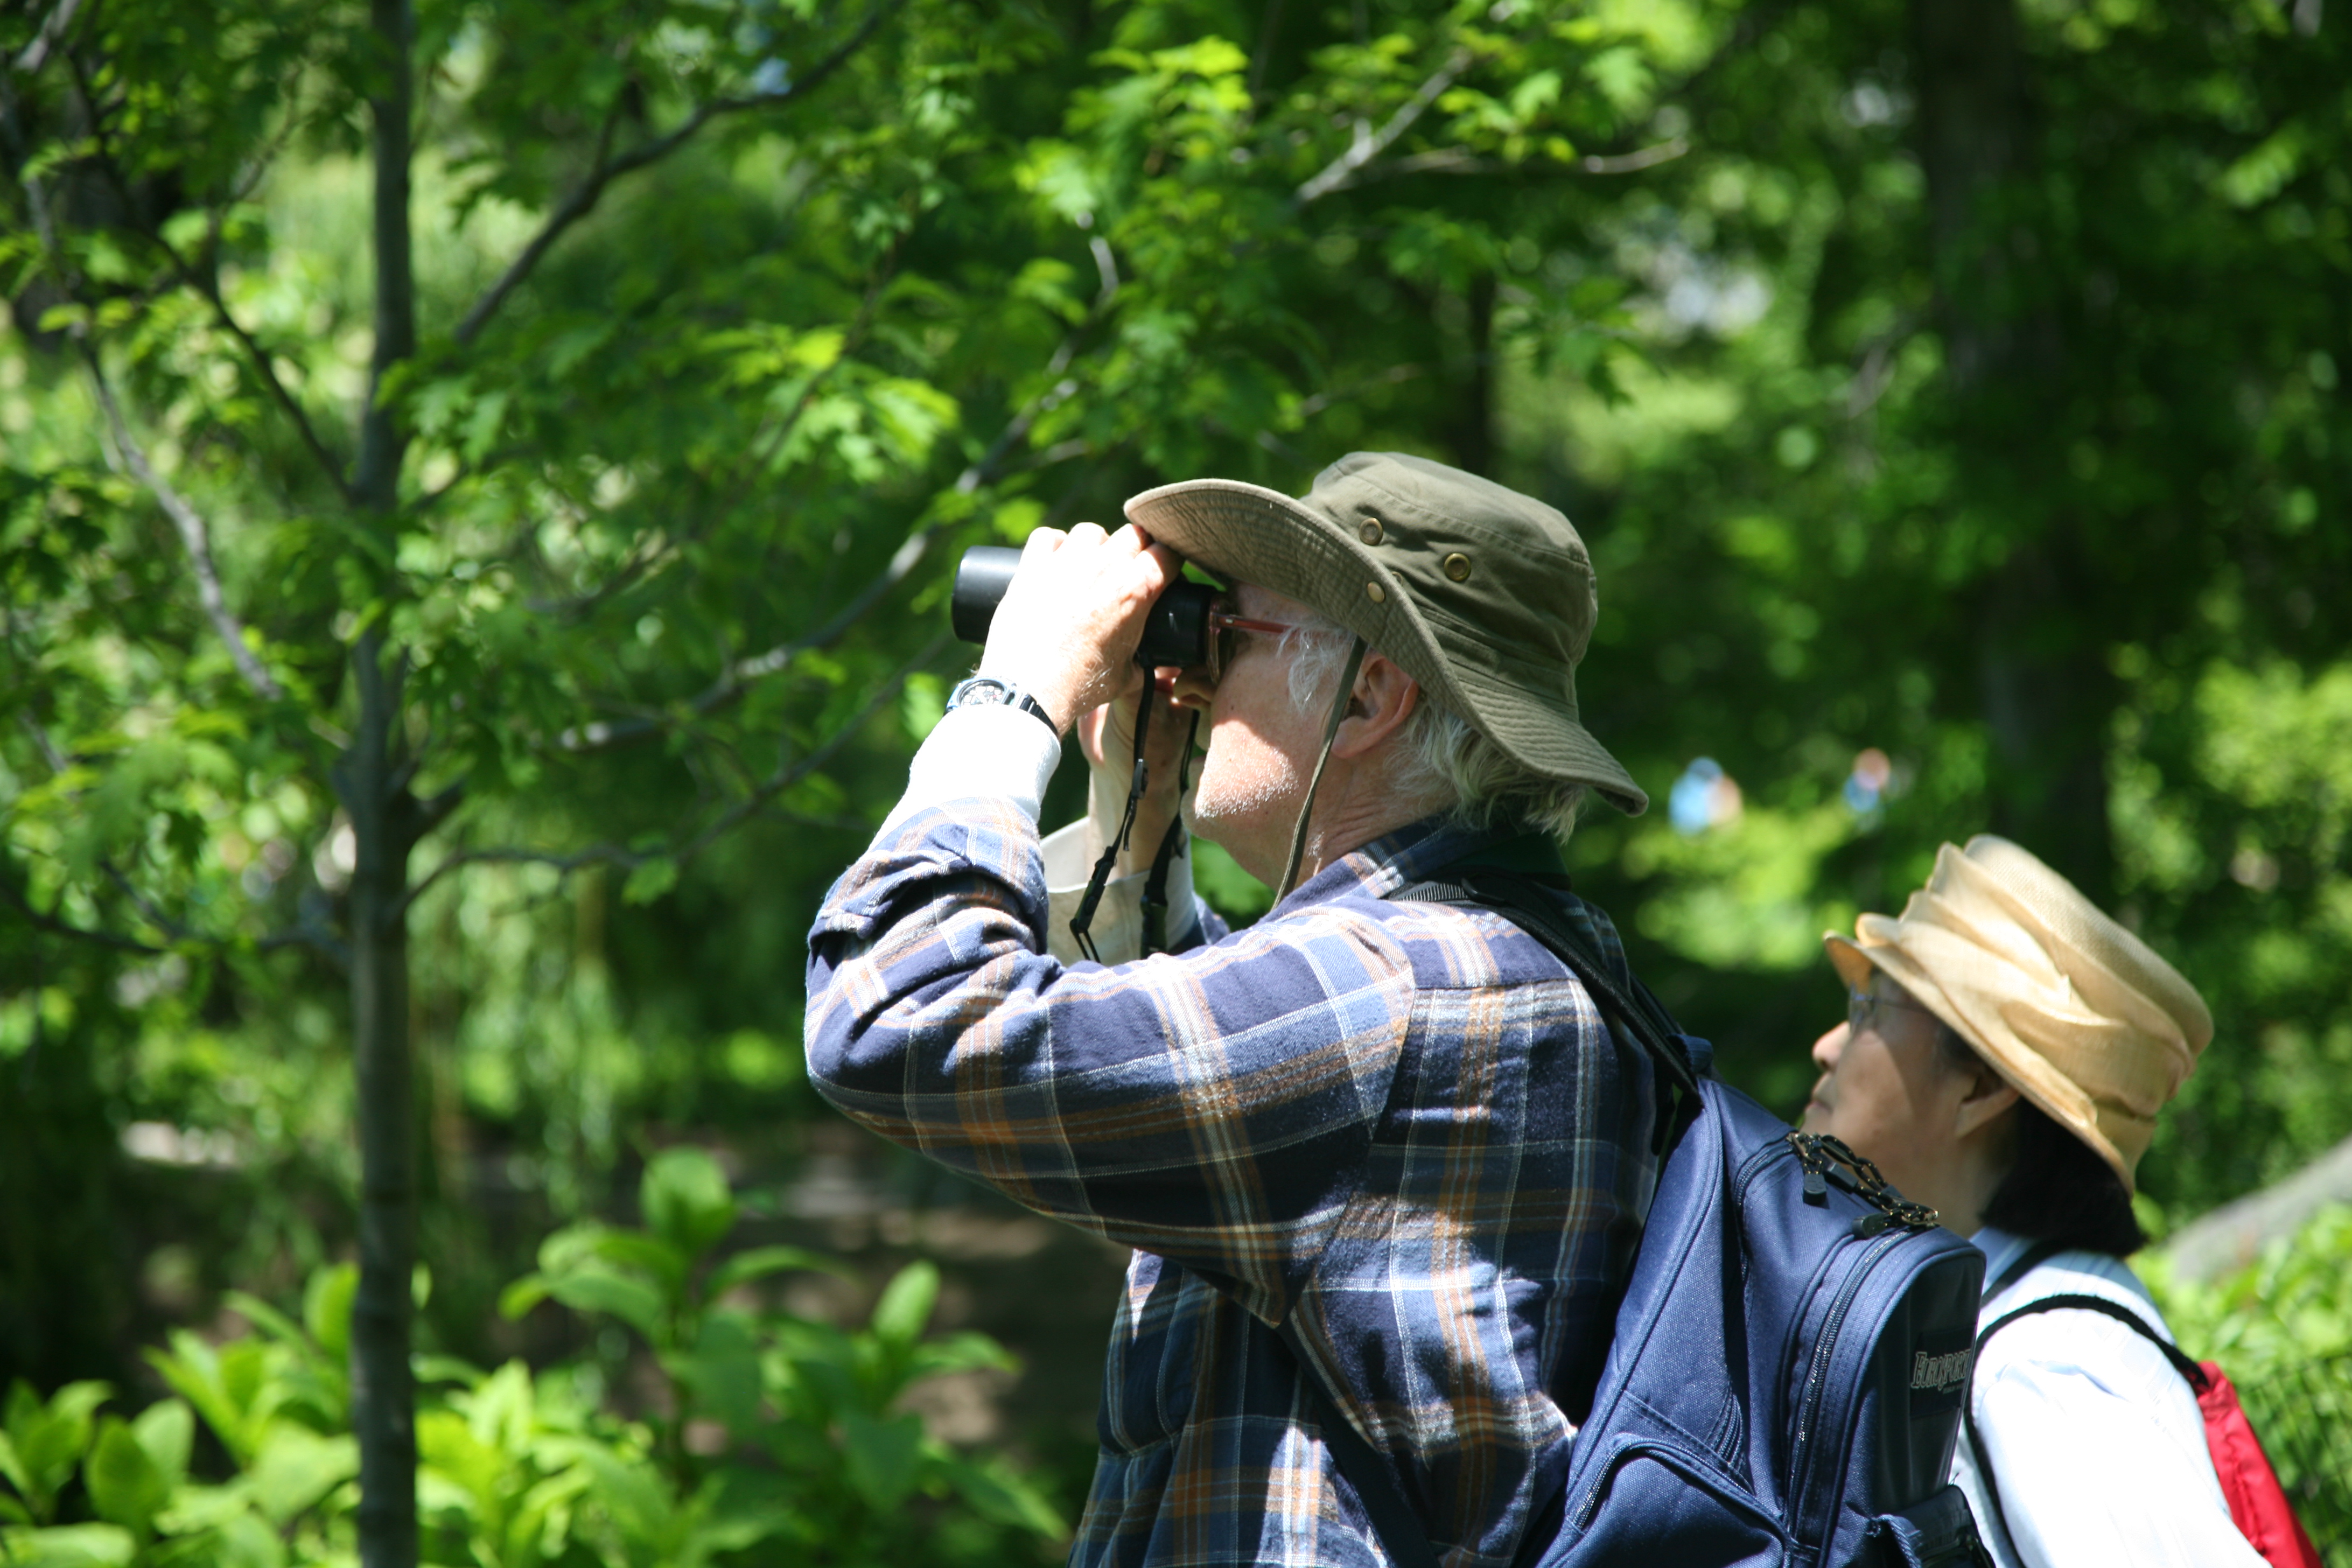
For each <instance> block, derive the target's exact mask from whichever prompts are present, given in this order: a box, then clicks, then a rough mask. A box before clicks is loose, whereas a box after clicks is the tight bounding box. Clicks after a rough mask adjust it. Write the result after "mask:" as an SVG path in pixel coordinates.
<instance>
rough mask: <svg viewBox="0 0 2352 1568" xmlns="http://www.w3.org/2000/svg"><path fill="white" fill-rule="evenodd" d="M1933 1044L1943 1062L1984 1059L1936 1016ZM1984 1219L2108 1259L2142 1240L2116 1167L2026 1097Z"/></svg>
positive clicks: (1972, 1064) (1959, 1066)
mask: <svg viewBox="0 0 2352 1568" xmlns="http://www.w3.org/2000/svg"><path fill="white" fill-rule="evenodd" d="M1936 1047H1937V1053H1938V1054H1939V1055H1940V1056H1941V1057H1942V1058H1943V1059H1944V1065H1945V1067H1946V1068H1951V1069H1955V1070H1959V1071H1973V1070H1974V1069H1976V1068H1979V1067H1981V1066H1982V1065H1983V1064H1984V1058H1982V1057H1980V1056H1979V1055H1978V1054H1977V1052H1976V1048H1975V1047H1972V1046H1970V1045H1969V1043H1968V1041H1967V1040H1966V1039H1964V1038H1962V1037H1961V1036H1960V1033H1959V1031H1958V1030H1957V1029H1955V1028H1953V1027H1952V1026H1950V1025H1949V1024H1946V1023H1944V1022H1943V1021H1942V1020H1941V1019H1938V1020H1937V1026H1936ZM1984 1222H1985V1224H1987V1225H1990V1226H2000V1228H2001V1229H2003V1230H2005V1231H2008V1232H2009V1233H2010V1234H2011V1235H2012V1236H2021V1237H2027V1238H2028V1239H2030V1240H2033V1241H2054V1242H2056V1243H2057V1244H2058V1245H2059V1246H2061V1247H2080V1248H2082V1249H2083V1250H2084V1251H2085V1252H2104V1253H2105V1254H2106V1255H2107V1256H2108V1257H2110V1258H2128V1257H2130V1256H2131V1255H2132V1254H2133V1253H2135V1252H2137V1251H2138V1250H2139V1249H2140V1248H2141V1247H2145V1246H2147V1232H2146V1231H2144V1230H2142V1229H2140V1227H2139V1218H2138V1216H2137V1215H2134V1214H2133V1213H2132V1205H2131V1194H2129V1193H2127V1192H2126V1191H2125V1190H2124V1184H2123V1180H2122V1178H2121V1177H2119V1176H2117V1175H2116V1173H2115V1169H2114V1167H2113V1166H2111V1165H2109V1164H2108V1163H2106V1162H2105V1160H2103V1159H2101V1158H2100V1157H2099V1156H2098V1154H2097V1153H2096V1152H2094V1151H2093V1149H2092V1148H2091V1146H2090V1145H2089V1144H2088V1143H2085V1142H2083V1141H2082V1140H2081V1139H2080V1138H2077V1137H2075V1136H2074V1134H2073V1133H2072V1132H2069V1131H2066V1129H2064V1128H2063V1127H2061V1126H2060V1125H2058V1123H2057V1122H2056V1121H2053V1120H2052V1119H2051V1118H2050V1116H2049V1115H2048V1114H2047V1113H2046V1112H2044V1111H2043V1110H2042V1108H2041V1107H2040V1106H2038V1105H2035V1104H2034V1103H2033V1102H2032V1101H2031V1100H2019V1101H2018V1102H2017V1132H2016V1158H2015V1159H2014V1160H2013V1161H2011V1163H2010V1167H2009V1174H2007V1175H2005V1176H2003V1177H2002V1178H2001V1179H2000V1186H1998V1187H1996V1188H1994V1189H1993V1194H1992V1197H1991V1199H1990V1201H1989V1202H1987V1203H1986V1205H1985V1207H1984Z"/></svg>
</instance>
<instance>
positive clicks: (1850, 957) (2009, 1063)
mask: <svg viewBox="0 0 2352 1568" xmlns="http://www.w3.org/2000/svg"><path fill="white" fill-rule="evenodd" d="M1822 947H1824V948H1825V949H1827V950H1828V952H1829V955H1830V965H1831V967H1832V968H1833V969H1835V970H1836V971H1837V972H1838V978H1839V979H1841V980H1843V981H1844V982H1845V983H1846V985H1847V986H1848V987H1849V988H1850V989H1853V990H1855V991H1860V990H1862V989H1863V988H1864V987H1865V986H1867V985H1868V984H1870V975H1871V972H1872V971H1873V970H1876V971H1879V972H1880V973H1884V974H1885V976H1886V977H1887V978H1888V979H1889V980H1892V981H1894V982H1895V984H1897V985H1900V986H1902V987H1903V989H1904V990H1905V991H1906V992H1908V993H1909V994H1910V995H1911V999H1912V1000H1913V1001H1915V1002H1916V1003H1918V1004H1919V1005H1921V1006H1922V1007H1925V1008H1927V1011H1929V1012H1930V1013H1933V1014H1934V1015H1936V1016H1937V1018H1939V1019H1941V1020H1942V1021H1943V1022H1944V1023H1945V1024H1946V1025H1948V1026H1949V1027H1950V1028H1951V1030H1952V1032H1953V1033H1954V1034H1956V1035H1958V1036H1959V1037H1960V1038H1961V1039H1963V1040H1966V1041H1967V1042H1968V1043H1969V1049H1970V1050H1973V1051H1974V1052H1976V1054H1977V1055H1978V1057H1979V1058H1981V1059H1982V1060H1983V1061H1984V1064H1985V1065H1986V1066H1987V1067H1990V1068H1992V1070H1993V1071H1994V1072H1996V1073H1998V1074H1999V1075H2000V1080H2001V1082H2003V1083H2005V1084H2007V1085H2009V1087H2010V1088H2011V1089H2015V1090H2017V1092H2018V1093H2019V1094H2020V1095H2021V1096H2023V1097H2024V1099H2025V1100H2026V1101H2027V1102H2028V1103H2029V1104H2031V1105H2032V1106H2033V1107H2034V1109H2036V1110H2040V1111H2041V1112H2042V1114H2043V1115H2045V1116H2047V1117H2049V1118H2050V1120H2052V1121H2055V1122H2056V1123H2058V1125H2059V1126H2061V1127H2063V1128H2064V1129H2065V1130H2066V1131H2069V1132H2072V1133H2073V1134H2074V1136H2075V1137H2077V1138H2079V1139H2081V1140H2082V1141H2083V1142H2084V1143H2087V1144H2088V1145H2090V1148H2091V1152H2093V1153H2095V1154H2096V1155H2098V1156H2099V1158H2100V1159H2102V1160H2105V1162H2106V1163H2107V1164H2108V1167H2109V1168H2110V1169H2112V1170H2113V1171H2114V1172H2115V1173H2116V1175H2118V1176H2120V1177H2121V1178H2123V1184H2124V1191H2125V1192H2126V1193H2129V1192H2136V1191H2137V1190H2138V1189H2137V1185H2136V1184H2135V1182H2134V1180H2133V1175H2134V1173H2133V1171H2132V1168H2131V1165H2130V1163H2128V1162H2127V1161H2126V1160H2125V1159H2124V1157H2123V1152H2122V1151H2121V1150H2119V1149H2117V1148H2116V1146H2115V1143H2114V1142H2113V1141H2112V1140H2110V1139H2109V1138H2108V1137H2107V1136H2106V1135H2105V1133H2103V1132H2101V1131H2099V1127H2098V1122H2097V1121H2096V1119H2095V1115H2094V1113H2093V1112H2092V1110H2090V1108H2089V1107H2088V1105H2086V1104H2085V1103H2084V1101H2083V1100H2080V1099H2070V1098H2069V1097H2067V1096H2065V1095H2063V1094H2061V1093H2059V1092H2058V1086H2059V1085H2062V1084H2063V1085H2064V1086H2065V1087H2067V1088H2070V1089H2071V1088H2074V1085H2073V1084H2071V1083H2069V1082H2068V1081H2067V1080H2066V1079H2065V1078H2064V1077H2063V1075H2062V1074H2060V1073H2059V1072H2058V1070H2057V1069H2056V1068H2053V1067H2052V1066H2051V1065H2050V1064H2049V1063H2048V1062H2046V1061H2043V1060H2042V1059H2041V1058H2038V1057H2037V1058H2030V1059H2020V1058H2017V1057H2015V1056H2014V1055H2013V1054H2012V1053H2011V1051H2009V1050H2007V1049H2005V1048H2002V1047H2000V1046H1998V1045H1996V1044H1993V1043H1990V1042H1988V1041H1987V1040H1986V1039H1985V1038H1984V1036H1983V1034H1982V1033H1981V1032H1980V1031H1979V1030H1978V1029H1976V1028H1974V1027H1972V1026H1970V1025H1969V1022H1968V1021H1967V1020H1966V1019H1965V1018H1964V1017H1962V1016H1960V1012H1959V1009H1958V1008H1957V1007H1955V1006H1953V1005H1952V1003H1951V999H1950V998H1949V997H1948V996H1946V995H1945V994H1944V989H1943V987H1942V986H1940V985H1938V984H1936V982H1935V979H1934V977H1933V976H1931V975H1929V974H1928V973H1927V970H1926V969H1924V968H1922V967H1921V966H1920V965H1919V964H1918V963H1916V962H1914V961H1913V960H1912V958H1911V956H1910V954H1908V953H1906V952H1904V951H1903V950H1902V949H1901V948H1899V947H1896V946H1894V945H1892V944H1889V943H1874V944H1872V945H1871V946H1869V947H1864V946H1863V945H1862V944H1861V943H1859V942H1855V941H1854V940H1853V938H1852V937H1849V936H1845V935H1843V934H1842V933H1841V932H1838V931H1823V932H1822ZM2045 1080H2054V1081H2045ZM2076 1092H2077V1095H2079V1094H2080V1090H2079V1089H2078V1090H2077V1091H2076Z"/></svg>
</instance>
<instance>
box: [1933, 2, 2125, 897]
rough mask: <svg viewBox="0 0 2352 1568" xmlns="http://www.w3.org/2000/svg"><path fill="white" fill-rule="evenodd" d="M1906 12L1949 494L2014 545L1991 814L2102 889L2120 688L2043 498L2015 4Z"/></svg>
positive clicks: (2052, 443) (2038, 239) (1982, 682)
mask: <svg viewBox="0 0 2352 1568" xmlns="http://www.w3.org/2000/svg"><path fill="white" fill-rule="evenodd" d="M1911 24H1912V37H1913V42H1914V53H1915V55H1916V60H1917V79H1918V83H1919V111H1920V112H1919V154H1920V163H1921V165H1922V167H1923V169H1924V171H1925V173H1926V174H1927V212H1928V232H1929V245H1930V251H1931V257H1932V261H1933V270H1934V277H1935V282H1936V310H1937V324H1938V326H1939V327H1940V329H1941V331H1942V334H1943V339H1944V359H1945V375H1946V379H1947V389H1948V393H1949V394H1950V397H1951V421H1952V424H1951V429H1950V432H1949V434H1950V436H1951V438H1952V440H1953V443H1954V445H1955V446H1956V447H1957V448H1958V451H1959V452H1960V453H1961V454H1962V457H1963V461H1962V464H1961V469H1962V477H1961V479H1960V480H1959V483H1958V493H1957V494H1956V495H1955V497H1954V502H1955V505H1956V506H1957V507H1958V508H1960V509H1962V510H1969V511H1973V512H1975V513H1976V514H1977V516H1978V517H1979V518H1980V519H1982V520H1984V521H1983V522H1982V523H1981V524H1980V526H1983V527H1986V528H1988V529H1991V530H1994V531H1998V532H1999V533H2000V534H2002V535H2003V536H2005V537H2006V539H2007V541H2008V542H2009V551H2008V554H2007V557H2006V559H2005V560H2004V561H2003V562H2002V563H2001V564H2000V565H1999V566H1998V567H1996V568H1995V569H1994V570H1993V571H1992V573H1991V574H1990V576H1989V577H1988V578H1987V579H1986V580H1985V581H1984V583H1983V584H1981V588H1980V595H1979V599H1978V602H1977V605H1976V609H1977V616H1978V618H1977V639H1976V640H1977V660H1976V663H1977V676H1978V680H1979V695H1980V699H1981V702H1982V713H1983V717H1984V720H1985V723H1986V726H1987V729H1988V731H1990V739H1991V742H1992V756H1991V766H1990V771H1989V778H1988V787H1989V791H1990V808H1991V821H1990V823H1989V824H1988V826H1990V827H1992V828H1993V829H1994V830H1995V831H1998V832H2000V833H2003V834H2005V835H2007V836H2008V837H2012V838H2015V839H2016V840H2017V841H2018V842H2019V843H2021V844H2023V845H2024V846H2025V847H2027V848H2029V849H2031V850H2032V851H2033V852H2034V853H2036V854H2037V855H2040V856H2041V857H2042V858H2043V859H2045V860H2047V861H2049V862H2050V863H2051V864H2052V865H2053V866H2054V867H2056V868H2058V869H2059V870H2060V871H2061V872H2063V873H2064V874H2065V875H2066V876H2067V877H2069V878H2070V879H2073V880H2074V883H2075V884H2076V885H2077V886H2078V887H2080V888H2081V889H2083V891H2084V893H2086V894H2087V895H2089V896H2090V897H2091V898H2092V899H2094V900H2098V901H2101V902H2105V901H2106V900H2108V898H2109V897H2110V895H2111V893H2112V891H2113V885H2114V846H2113V843H2112V841H2111V838H2110V836H2109V827H2108V823H2107V787H2106V737H2107V729H2108V725H2109V721H2110V720H2111V719H2112V717H2113V714H2114V710H2115V703H2116V687H2115V682H2114V680H2113V679H2112V677H2111V676H2110V674H2109V672H2108V670H2107V668H2106V659H2105V648H2104V647H2102V646H2101V644H2100V643H2099V641H2098V639H2097V637H2095V635H2094V634H2093V633H2092V632H2091V631H2090V630H2089V628H2090V627H2091V626H2095V624H2096V617H2095V616H2092V615H2090V614H2087V613H2086V611H2087V609H2088V605H2087V603H2086V601H2087V599H2088V597H2089V595H2091V593H2092V592H2093V591H2094V590H2095V581H2094V578H2093V574H2091V573H2090V572H2089V571H2087V570H2086V569H2085V567H2084V564H2083V531H2084V520H2083V519H2082V518H2081V517H2079V516H2076V515H2074V513H2072V512H2071V511H2069V510H2066V509H2065V508H2063V506H2061V505H2054V504H2053V503H2052V502H2051V500H2049V499H2048V498H2051V497H2053V496H2056V495H2059V494H2062V493H2063V490H2062V489H2061V488H2060V487H2059V486H2058V485H2057V484H2056V483H2054V482H2053V480H2054V479H2055V478H2056V477H2057V476H2059V475H2062V474H2063V471H2064V468H2063V465H2064V461H2065V453H2064V450H2063V447H2064V445H2065V437H2064V434H2063V431H2064V427H2065V412H2066V411H2065V407H2064V390H2063V384H2064V373H2065V368H2066V365H2065V343H2064V339H2063V333H2062V332H2061V331H2060V327H2059V321H2058V317H2057V313H2056V310H2055V309H2054V307H2053V305H2052V304H2051V303H2050V302H2049V301H2048V300H2046V299H2044V298H2043V297H2042V293H2041V284H2040V278H2041V274H2040V270H2039V268H2040V265H2041V264H2040V261H2039V258H2040V256H2041V253H2042V233H2041V228H2042V226H2041V225H2040V224H2039V223H2038V222H2037V221H2036V214H2035V200H2036V193H2035V185H2036V175H2037V172H2038V165H2039V159H2040V149H2039V139H2038V134H2037V131H2038V128H2037V126H2036V124H2035V113H2034V100H2033V93H2032V75H2031V62H2030V60H2029V59H2028V58H2027V55H2026V53H2025V48H2024V41H2023V38H2022V36H2021V26H2020V22H2019V19H2018V14H2017V9H2016V5H2015V4H2014V0H1914V4H1913V5H1912V8H1911Z"/></svg>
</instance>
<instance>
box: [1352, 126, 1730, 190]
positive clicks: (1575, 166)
mask: <svg viewBox="0 0 2352 1568" xmlns="http://www.w3.org/2000/svg"><path fill="white" fill-rule="evenodd" d="M1689 151H1690V142H1688V141H1687V140H1686V139H1685V138H1683V137H1680V136H1675V137H1671V138H1669V139H1667V140H1666V141H1664V142H1658V143H1656V144H1655V145H1654V146H1649V147H1642V148H1637V149H1636V150H1634V151H1633V152H1631V153H1590V154H1588V155H1586V156H1584V157H1581V158H1576V159H1572V160H1570V162H1568V163H1565V164H1561V163H1496V161H1495V160H1494V159H1492V158H1481V157H1479V156H1478V155H1477V154H1476V153H1473V152H1472V151H1470V149H1469V148H1467V147H1439V148H1435V149H1433V150H1432V151H1430V152H1427V153H1413V154H1412V156H1411V157H1406V158H1394V159H1391V160H1390V161H1389V162H1387V163H1369V164H1366V165H1365V166H1364V167H1363V168H1362V169H1360V170H1359V171H1358V172H1357V174H1356V175H1355V177H1354V179H1352V180H1351V181H1349V184H1354V185H1360V184H1367V183H1368V182H1370V181H1372V180H1394V179H1402V177H1404V176H1405V175H1407V174H1518V175H1522V176H1528V175H1533V176H1538V177H1540V176H1544V175H1557V174H1638V173H1640V172H1641V171H1642V170H1643V169H1654V168H1656V167H1657V166H1658V165H1659V164H1661V163H1672V162H1673V161H1674V160H1675V159H1676V158H1679V157H1681V156H1682V155H1683V154H1684V153H1687V152H1689Z"/></svg>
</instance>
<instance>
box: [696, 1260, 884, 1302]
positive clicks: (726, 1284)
mask: <svg viewBox="0 0 2352 1568" xmlns="http://www.w3.org/2000/svg"><path fill="white" fill-rule="evenodd" d="M788 1269H799V1270H803V1271H804V1272H807V1273H813V1274H814V1273H823V1274H832V1275H835V1276H837V1277H839V1278H841V1279H856V1278H857V1274H856V1270H855V1269H853V1268H849V1267H848V1266H847V1265H846V1264H844V1263H842V1262H840V1261H839V1260H838V1259H835V1258H827V1257H826V1256H825V1255H824V1253H822V1252H811V1251H810V1250H809V1249H808V1248H806V1247H751V1248H750V1249H749V1250H748V1251H743V1252H739V1253H737V1254H736V1255H735V1256H734V1257H732V1258H729V1259H727V1261H726V1262H724V1263H721V1264H720V1265H719V1267H718V1268H714V1269H712V1270H711V1271H710V1278H709V1279H708V1280H707V1281H705V1283H704V1285H703V1288H702V1289H703V1295H704V1296H705V1297H706V1298H707V1299H709V1300H714V1301H715V1300H718V1299H719V1297H721V1296H724V1295H725V1294H727V1292H728V1291H730V1290H732V1289H735V1287H736V1286H738V1285H748V1284H750V1283H751V1281H752V1280H754V1279H766V1278H767V1277H768V1276H769V1275H771V1274H782V1273H783V1272H785V1271H786V1270H788Z"/></svg>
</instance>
